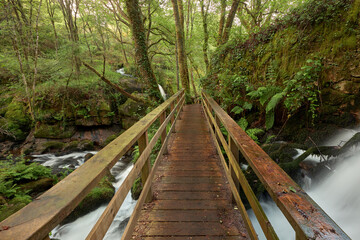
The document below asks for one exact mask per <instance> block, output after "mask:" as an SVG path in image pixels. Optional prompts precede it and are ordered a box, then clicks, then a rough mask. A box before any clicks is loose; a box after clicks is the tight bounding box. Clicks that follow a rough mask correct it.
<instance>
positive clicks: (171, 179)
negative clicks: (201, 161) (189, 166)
mask: <svg viewBox="0 0 360 240" xmlns="http://www.w3.org/2000/svg"><path fill="white" fill-rule="evenodd" d="M159 179H161V182H162V183H222V182H224V181H223V179H222V177H219V176H210V177H203V176H194V177H184V176H183V177H181V176H162V177H161V178H159Z"/></svg>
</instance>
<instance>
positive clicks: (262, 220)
mask: <svg viewBox="0 0 360 240" xmlns="http://www.w3.org/2000/svg"><path fill="white" fill-rule="evenodd" d="M203 106H204V110H205V113H206V116H207V118H208V120H209V124H210V126H211V128H210V131H211V132H213V130H212V127H214V128H215V133H214V135H216V136H217V138H216V137H214V141H215V143H216V145H219V143H218V141H217V139H219V141H220V143H221V144H222V146H223V148H224V149H225V152H226V155H227V156H228V159H229V166H227V165H226V162H225V159H224V156H223V154H222V151H221V149H220V145H219V146H218V147H217V149H218V153H219V156H220V158H221V159H222V162H223V165H224V168H225V172H226V173H227V175H228V176H229V178H230V179H229V182H230V184H231V185H233V187H232V188H231V190H232V192H233V196H234V199H235V201H236V203H237V205H238V206H239V209H240V212H241V214H242V216H243V218H244V221H245V223H246V226H247V229H248V232H249V235H250V237H251V238H252V239H257V236H256V233H255V230H253V229H252V224H251V222H249V221H250V219H248V216H247V212H246V210H245V208H244V207H243V206H242V205H243V204H242V202H241V198H240V196H239V192H238V186H236V185H235V182H239V183H240V184H241V187H242V189H243V191H244V193H245V196H246V197H247V199H248V201H249V203H250V206H251V208H252V209H253V211H254V214H255V216H256V218H257V219H258V221H259V224H260V226H261V228H262V230H263V232H264V234H265V236H266V238H267V239H271V240H277V239H279V238H278V236H277V235H276V233H275V231H274V229H273V227H272V225H271V224H270V221H269V220H268V219H267V216H266V215H265V212H264V211H263V209H262V207H261V205H260V203H259V201H258V200H257V198H256V196H255V194H254V192H253V191H252V189H251V187H250V185H249V183H248V182H247V180H246V178H245V176H244V174H243V173H242V170H241V168H240V166H239V163H238V161H237V160H236V159H235V156H234V154H233V149H231V141H229V145H228V144H227V143H226V140H225V138H224V136H223V134H222V132H221V130H220V126H219V122H218V121H219V120H218V119H215V118H214V117H213V116H212V113H211V111H210V109H209V106H208V103H207V102H205V101H203ZM217 120H218V121H217ZM231 169H233V171H234V173H235V176H234V175H233V174H232V171H231ZM236 180H237V181H236ZM232 182H233V183H232Z"/></svg>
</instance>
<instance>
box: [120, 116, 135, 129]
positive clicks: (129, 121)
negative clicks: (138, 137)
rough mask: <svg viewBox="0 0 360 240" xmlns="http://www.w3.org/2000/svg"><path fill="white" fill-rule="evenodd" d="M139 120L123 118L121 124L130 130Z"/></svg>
mask: <svg viewBox="0 0 360 240" xmlns="http://www.w3.org/2000/svg"><path fill="white" fill-rule="evenodd" d="M137 121H138V120H137V119H134V118H130V117H127V118H123V119H121V124H122V127H123V128H124V129H129V128H130V127H131V126H132V125H134V124H135V123H136V122H137Z"/></svg>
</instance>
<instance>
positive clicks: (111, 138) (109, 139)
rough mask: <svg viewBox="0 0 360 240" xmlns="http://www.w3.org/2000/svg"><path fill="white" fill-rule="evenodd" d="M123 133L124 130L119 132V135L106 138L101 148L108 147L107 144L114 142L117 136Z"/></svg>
mask: <svg viewBox="0 0 360 240" xmlns="http://www.w3.org/2000/svg"><path fill="white" fill-rule="evenodd" d="M123 132H124V130H121V131H120V133H119V134H113V135H110V136H109V137H108V138H106V140H105V141H104V143H103V144H102V146H103V147H105V146H106V145H108V144H109V143H111V142H112V141H114V140H115V139H116V138H117V137H118V136H120V135H121V134H122V133H123Z"/></svg>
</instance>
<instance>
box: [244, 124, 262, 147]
mask: <svg viewBox="0 0 360 240" xmlns="http://www.w3.org/2000/svg"><path fill="white" fill-rule="evenodd" d="M263 133H264V130H262V129H260V128H251V129H248V130H246V134H247V135H249V137H251V138H252V140H254V141H255V142H256V143H257V144H259V138H258V135H260V134H263Z"/></svg>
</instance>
